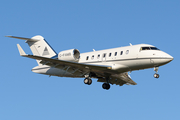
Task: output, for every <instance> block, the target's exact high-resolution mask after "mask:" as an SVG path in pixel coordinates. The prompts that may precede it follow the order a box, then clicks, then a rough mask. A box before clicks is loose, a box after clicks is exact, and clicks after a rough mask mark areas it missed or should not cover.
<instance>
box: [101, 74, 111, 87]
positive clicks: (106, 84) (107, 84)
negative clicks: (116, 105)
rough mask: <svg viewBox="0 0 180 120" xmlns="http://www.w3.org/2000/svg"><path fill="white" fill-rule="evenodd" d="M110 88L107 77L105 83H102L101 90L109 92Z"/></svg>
mask: <svg viewBox="0 0 180 120" xmlns="http://www.w3.org/2000/svg"><path fill="white" fill-rule="evenodd" d="M110 87H111V86H110V84H109V78H108V77H107V78H106V83H103V84H102V88H103V89H106V90H109V88H110Z"/></svg>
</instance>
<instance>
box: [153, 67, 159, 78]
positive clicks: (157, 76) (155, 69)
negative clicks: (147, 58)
mask: <svg viewBox="0 0 180 120" xmlns="http://www.w3.org/2000/svg"><path fill="white" fill-rule="evenodd" d="M158 69H159V67H154V71H156V73H155V74H154V78H159V74H157V72H158Z"/></svg>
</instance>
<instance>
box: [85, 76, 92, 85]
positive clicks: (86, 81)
mask: <svg viewBox="0 0 180 120" xmlns="http://www.w3.org/2000/svg"><path fill="white" fill-rule="evenodd" d="M84 83H85V84H87V85H91V84H92V80H91V78H90V77H88V78H85V79H84Z"/></svg>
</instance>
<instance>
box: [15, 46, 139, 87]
mask: <svg viewBox="0 0 180 120" xmlns="http://www.w3.org/2000/svg"><path fill="white" fill-rule="evenodd" d="M17 47H18V50H19V53H20V55H21V56H23V57H28V58H32V59H36V60H41V62H40V63H41V64H44V65H48V66H51V67H55V68H60V69H62V66H65V67H71V68H75V69H78V70H81V71H84V72H83V73H84V74H82V76H84V75H85V74H86V73H87V72H88V71H90V72H94V73H96V74H97V75H98V76H97V78H100V79H98V82H106V80H105V79H104V78H103V77H104V76H106V74H110V78H109V82H110V83H111V84H116V85H120V86H122V85H123V84H131V85H136V83H135V82H134V81H133V80H132V79H131V78H130V77H129V75H128V74H127V73H120V74H119V73H118V72H117V71H114V70H111V69H112V66H105V65H93V64H85V63H77V62H71V61H64V60H59V59H52V58H46V57H41V56H35V55H27V54H26V53H25V52H24V51H23V49H22V48H21V46H20V45H19V44H17Z"/></svg>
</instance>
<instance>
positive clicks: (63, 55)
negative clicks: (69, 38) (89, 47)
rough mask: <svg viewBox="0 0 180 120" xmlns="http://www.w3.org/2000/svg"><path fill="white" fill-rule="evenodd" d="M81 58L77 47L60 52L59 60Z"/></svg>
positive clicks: (76, 60) (76, 59)
mask: <svg viewBox="0 0 180 120" xmlns="http://www.w3.org/2000/svg"><path fill="white" fill-rule="evenodd" d="M79 58H80V52H79V50H77V49H71V50H65V51H61V52H59V54H58V59H59V60H66V61H73V62H78V61H79Z"/></svg>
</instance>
